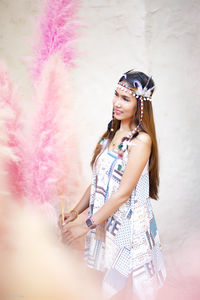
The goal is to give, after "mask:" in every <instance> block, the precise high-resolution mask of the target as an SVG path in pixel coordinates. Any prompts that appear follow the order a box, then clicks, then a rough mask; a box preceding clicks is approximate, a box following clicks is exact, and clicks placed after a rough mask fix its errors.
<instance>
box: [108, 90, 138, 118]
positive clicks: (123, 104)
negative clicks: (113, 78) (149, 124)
mask: <svg viewBox="0 0 200 300" xmlns="http://www.w3.org/2000/svg"><path fill="white" fill-rule="evenodd" d="M113 108H114V117H115V119H117V120H120V121H122V120H128V119H130V120H132V119H133V116H135V113H136V109H137V99H136V98H135V96H133V95H132V94H129V93H128V92H125V91H122V90H121V89H119V88H117V89H116V90H115V96H114V98H113Z"/></svg>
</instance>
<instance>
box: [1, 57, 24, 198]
mask: <svg viewBox="0 0 200 300" xmlns="http://www.w3.org/2000/svg"><path fill="white" fill-rule="evenodd" d="M17 101H18V97H17V92H16V87H15V86H14V85H13V84H12V81H11V79H10V76H9V74H8V71H7V69H6V67H5V65H4V63H2V62H0V106H1V107H0V109H1V122H3V123H4V129H5V132H1V142H2V136H4V141H5V144H4V146H5V147H6V149H7V153H10V157H9V159H8V158H7V165H6V171H7V175H6V176H7V179H8V186H9V189H10V192H11V194H12V196H13V197H14V198H15V199H16V200H18V201H20V202H21V199H22V197H23V195H24V188H25V186H24V185H25V182H24V175H23V171H24V168H25V165H26V161H27V160H26V159H27V158H28V157H27V156H26V154H27V153H26V149H25V145H24V139H23V133H22V129H23V128H22V115H21V111H20V108H19V106H18V104H17ZM5 136H6V138H5ZM1 148H2V144H1Z"/></svg>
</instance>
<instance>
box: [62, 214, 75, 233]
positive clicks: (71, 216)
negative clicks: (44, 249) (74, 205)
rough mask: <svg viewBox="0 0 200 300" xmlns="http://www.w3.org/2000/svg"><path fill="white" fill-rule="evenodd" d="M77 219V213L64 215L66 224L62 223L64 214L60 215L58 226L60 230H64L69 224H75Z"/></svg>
mask: <svg viewBox="0 0 200 300" xmlns="http://www.w3.org/2000/svg"><path fill="white" fill-rule="evenodd" d="M75 219H76V213H75V212H73V211H72V212H69V213H65V214H64V224H63V222H62V214H60V216H59V219H58V226H59V228H60V229H62V228H63V226H64V225H66V224H68V223H69V222H73V221H74V220H75Z"/></svg>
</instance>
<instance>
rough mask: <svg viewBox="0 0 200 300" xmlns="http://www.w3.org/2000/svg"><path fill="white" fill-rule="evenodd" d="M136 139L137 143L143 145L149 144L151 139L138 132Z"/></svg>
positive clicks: (147, 135) (146, 134)
mask: <svg viewBox="0 0 200 300" xmlns="http://www.w3.org/2000/svg"><path fill="white" fill-rule="evenodd" d="M136 139H137V140H138V141H139V142H142V143H145V144H151V137H150V135H149V134H148V133H146V132H143V131H142V132H140V133H139V134H138V136H137V137H136Z"/></svg>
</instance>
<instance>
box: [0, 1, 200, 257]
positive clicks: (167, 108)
mask: <svg viewBox="0 0 200 300" xmlns="http://www.w3.org/2000/svg"><path fill="white" fill-rule="evenodd" d="M199 10H200V2H199V1H198V0H190V1H186V0H176V1H172V0H162V1H160V0H151V1H150V0H146V1H145V0H143V1H136V0H126V1H119V0H90V1H89V0H84V1H82V8H81V9H80V17H81V18H82V22H83V23H85V24H86V25H87V26H88V27H87V28H85V29H84V30H82V36H81V37H80V39H79V41H78V45H77V46H78V49H79V50H81V51H82V55H81V56H80V57H79V58H78V60H77V68H76V69H75V70H74V71H73V85H74V87H75V89H74V101H75V106H76V111H77V121H76V122H75V124H74V125H75V126H77V127H78V129H79V133H80V147H81V150H82V163H83V167H84V177H85V178H84V180H86V181H87V182H88V183H89V182H90V176H91V171H90V168H89V161H90V158H91V154H92V151H93V149H94V146H95V144H96V142H97V140H98V138H99V136H100V135H101V133H102V132H103V131H104V130H105V129H106V126H107V123H108V122H109V120H110V118H111V110H112V104H111V102H112V97H113V93H114V87H115V84H116V82H117V80H118V79H119V77H120V76H121V74H122V73H123V72H124V71H127V70H128V69H131V68H137V69H139V70H142V71H144V72H147V73H149V74H152V75H153V78H154V80H155V82H156V84H157V90H156V93H155V96H154V98H153V106H154V114H155V122H156V128H157V137H158V143H159V150H160V201H158V202H156V201H153V205H154V209H155V214H156V218H157V223H158V227H159V231H160V235H161V239H162V244H163V248H164V251H165V252H166V255H167V256H169V254H170V253H171V252H170V250H172V249H173V248H176V247H178V246H180V245H183V244H184V240H186V243H187V242H189V240H190V235H191V233H192V232H193V231H195V230H198V227H199V225H200V218H199V207H200V205H199V200H200V196H199V194H200V187H199V175H198V172H199V169H200V159H199V146H200V139H199V135H198V133H199V127H200V125H199V115H200V102H199V96H200V89H199V78H200V69H199V57H200V55H199V54H200V53H199V47H200V46H199V45H200V35H199V31H200V30H199V28H200V26H199V25H200V19H199ZM36 13H37V9H36V4H35V1H33V0H32V1H31V0H29V1H27V0H18V1H14V0H7V1H3V0H0V57H1V58H3V59H5V60H6V62H7V64H8V66H9V68H10V70H11V72H12V74H13V77H14V79H15V80H16V81H17V82H18V84H19V85H20V87H21V93H22V95H23V100H22V105H23V108H24V111H25V113H26V115H27V116H29V117H31V110H30V107H31V106H32V105H33V104H32V102H31V101H32V100H31V99H30V95H31V85H30V80H29V78H28V73H27V71H26V68H25V65H24V64H23V63H22V62H21V61H20V57H21V56H24V55H29V54H30V53H31V48H30V46H29V45H28V43H27V41H26V38H29V37H30V36H31V34H32V33H33V30H34V26H33V24H34V22H32V18H33V17H34V16H35V15H36ZM27 126H28V123H27Z"/></svg>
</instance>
